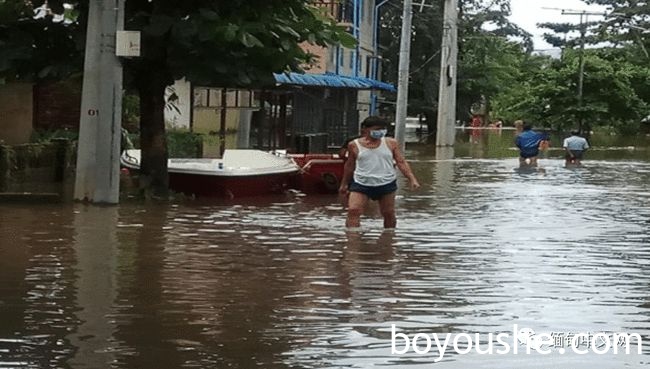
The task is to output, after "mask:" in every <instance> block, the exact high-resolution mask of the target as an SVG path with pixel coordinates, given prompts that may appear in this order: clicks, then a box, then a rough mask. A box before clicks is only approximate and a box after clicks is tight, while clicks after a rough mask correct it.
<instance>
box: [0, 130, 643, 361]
mask: <svg viewBox="0 0 650 369" xmlns="http://www.w3.org/2000/svg"><path fill="white" fill-rule="evenodd" d="M511 136H512V133H511V132H507V131H506V132H503V136H498V135H495V134H491V133H485V134H484V135H482V136H480V137H479V138H478V139H474V140H472V137H470V136H467V137H466V140H465V138H462V137H461V139H463V140H464V141H463V142H461V143H459V144H458V145H457V148H456V152H443V151H439V152H438V153H436V152H435V150H434V148H432V147H431V146H430V145H426V144H413V145H410V146H409V150H408V152H407V155H408V157H409V159H410V160H411V163H412V167H413V168H414V171H415V172H416V175H417V176H418V178H419V180H420V182H421V183H422V189H421V190H420V191H418V192H414V193H411V192H408V191H406V190H404V189H400V190H399V192H398V227H397V229H396V230H394V231H383V230H382V228H381V219H380V216H379V214H378V213H377V209H376V208H371V209H370V211H369V212H368V214H366V216H365V217H364V218H362V225H363V229H362V230H361V231H359V232H346V231H345V230H344V229H343V224H344V221H345V211H344V208H343V206H342V205H341V202H340V200H339V199H338V198H337V197H336V196H313V197H306V196H301V195H300V194H287V195H284V196H278V197H272V198H268V197H265V198H250V199H245V200H233V201H231V202H223V201H205V200H201V201H198V200H196V201H186V202H182V203H177V204H169V205H161V204H143V203H137V202H131V203H128V202H127V203H123V204H122V205H120V206H119V207H93V206H84V205H81V204H69V205H29V206H27V205H0V368H134V369H135V368H138V369H147V368H245V369H248V368H265V369H273V368H386V367H388V368H400V369H401V368H407V369H416V368H417V369H420V368H513V369H514V368H549V367H567V368H595V367H598V368H623V367H628V368H639V367H645V366H646V365H648V364H649V363H650V356H649V354H650V290H649V286H650V160H649V159H650V155H649V154H648V152H647V147H648V146H636V147H635V146H632V149H630V148H629V146H630V145H628V144H625V143H622V144H618V143H612V144H610V145H608V146H599V148H598V147H597V148H596V149H595V150H593V151H592V152H589V153H588V154H587V157H586V159H585V161H584V166H583V167H581V168H565V167H564V161H563V160H562V159H561V152H560V151H551V152H550V153H549V155H548V157H546V158H542V159H541V160H540V164H539V168H537V169H533V170H520V169H519V168H518V161H517V159H516V155H517V153H516V151H514V150H512V148H511V147H512V137H511ZM463 137H464V136H463ZM555 146H559V144H558V143H557V142H556V143H555ZM595 146H598V145H595ZM608 148H609V149H608ZM401 185H402V186H401V187H402V188H404V187H405V186H404V183H403V182H402V183H401ZM393 325H395V327H396V328H397V332H399V333H403V334H406V335H407V336H409V337H411V338H413V336H414V335H416V334H418V333H423V334H431V333H438V334H446V333H451V334H452V335H458V334H462V333H466V334H470V335H471V336H472V337H474V335H475V334H479V335H480V336H481V337H485V338H486V337H488V334H490V333H492V334H494V335H496V334H498V333H504V332H505V333H508V332H509V333H512V332H513V327H514V326H515V325H517V327H519V328H522V327H525V328H530V329H531V330H534V331H535V332H536V333H540V332H547V333H555V334H556V336H557V334H558V333H562V334H565V335H568V334H575V333H579V332H585V333H593V334H596V333H598V332H610V333H611V332H627V333H637V334H639V335H640V336H641V337H642V338H643V339H644V344H643V350H642V351H643V352H642V354H641V355H639V354H636V349H633V350H632V351H633V354H629V355H625V354H620V353H619V354H618V355H614V354H611V353H608V354H605V355H598V354H596V353H593V352H591V353H589V354H586V355H578V354H576V353H573V352H571V350H569V349H567V350H566V352H565V353H561V352H560V350H559V348H560V345H555V347H552V353H551V354H549V355H542V354H538V353H532V354H530V355H526V354H523V353H522V352H523V351H524V349H522V348H521V347H523V346H521V347H520V352H519V354H513V353H509V354H506V355H497V354H493V355H482V354H479V353H477V352H476V350H471V351H470V352H468V353H467V354H462V355H461V354H458V353H454V352H451V351H448V352H447V353H446V354H445V355H444V357H443V358H442V360H439V361H438V359H439V355H438V352H437V351H436V350H435V344H434V349H432V351H431V352H430V353H429V354H423V355H420V354H416V353H414V352H413V350H411V351H409V352H408V353H405V354H402V355H398V354H392V352H391V351H392V348H393V347H392V345H393V343H394V342H393V335H394V332H393V331H392V326H393ZM510 341H511V343H513V341H512V338H511V339H510ZM463 342H466V341H463ZM514 342H516V340H515V341H514ZM397 343H398V345H399V346H400V347H403V341H397ZM486 343H487V342H482V345H485V344H486ZM519 343H521V342H519ZM420 345H421V346H423V345H424V341H423V340H421V341H420ZM551 346H553V345H551ZM484 347H485V346H484ZM565 347H566V346H565ZM633 347H635V346H633ZM436 361H437V362H436Z"/></svg>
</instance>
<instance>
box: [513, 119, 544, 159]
mask: <svg viewBox="0 0 650 369" xmlns="http://www.w3.org/2000/svg"><path fill="white" fill-rule="evenodd" d="M543 139H544V136H543V135H542V134H540V133H537V132H535V131H533V129H532V127H531V126H530V124H528V123H524V130H523V131H522V132H521V133H520V134H518V135H517V139H516V140H515V144H516V145H517V147H518V148H519V164H520V165H524V164H526V160H529V161H530V162H529V164H530V165H537V156H538V155H539V143H540V142H541V141H542V140H543Z"/></svg>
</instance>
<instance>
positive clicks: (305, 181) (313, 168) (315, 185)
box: [290, 154, 345, 194]
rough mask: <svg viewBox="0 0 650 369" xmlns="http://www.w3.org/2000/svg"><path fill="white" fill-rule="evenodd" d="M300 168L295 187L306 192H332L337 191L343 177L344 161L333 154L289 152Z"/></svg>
mask: <svg viewBox="0 0 650 369" xmlns="http://www.w3.org/2000/svg"><path fill="white" fill-rule="evenodd" d="M290 156H291V158H292V159H293V160H294V161H295V162H296V164H298V165H299V166H300V168H302V170H301V173H300V175H299V176H297V177H296V183H295V188H296V189H298V190H300V191H302V192H304V193H306V194H333V193H337V192H338V188H339V186H340V185H341V178H343V166H344V163H345V162H344V161H343V159H340V158H339V157H338V155H333V154H291V155H290Z"/></svg>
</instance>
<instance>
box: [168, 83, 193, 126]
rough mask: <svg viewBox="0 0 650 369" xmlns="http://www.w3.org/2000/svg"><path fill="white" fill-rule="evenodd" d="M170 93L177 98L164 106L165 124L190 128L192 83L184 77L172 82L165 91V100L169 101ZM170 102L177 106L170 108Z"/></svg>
mask: <svg viewBox="0 0 650 369" xmlns="http://www.w3.org/2000/svg"><path fill="white" fill-rule="evenodd" d="M172 93H175V94H176V96H178V100H176V101H175V102H174V103H169V104H168V106H166V107H165V125H166V126H167V127H169V128H175V129H190V112H191V110H192V99H191V96H192V85H191V84H190V83H189V82H188V81H186V80H185V79H181V80H178V81H176V82H174V84H173V85H172V86H169V87H168V88H167V90H166V91H165V101H169V98H170V96H171V95H172ZM171 104H173V105H174V106H176V108H178V111H176V109H174V108H171V106H170V105H171Z"/></svg>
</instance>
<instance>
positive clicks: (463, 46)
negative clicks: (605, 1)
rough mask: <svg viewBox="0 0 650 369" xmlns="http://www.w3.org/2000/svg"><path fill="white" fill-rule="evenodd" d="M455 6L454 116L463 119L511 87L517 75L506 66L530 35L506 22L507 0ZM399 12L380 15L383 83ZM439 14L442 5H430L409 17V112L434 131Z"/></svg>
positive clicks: (392, 68) (394, 49) (391, 71)
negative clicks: (456, 12)
mask: <svg viewBox="0 0 650 369" xmlns="http://www.w3.org/2000/svg"><path fill="white" fill-rule="evenodd" d="M396 4H397V3H396ZM459 6H460V13H459V27H458V40H459V55H458V68H457V69H458V73H457V74H458V99H457V101H458V105H457V116H458V119H461V120H464V119H466V118H468V116H469V115H470V111H471V107H472V106H473V105H475V104H477V103H480V102H481V101H485V100H490V99H491V98H492V97H493V96H494V95H495V94H497V93H498V92H499V91H501V90H502V89H503V88H504V86H508V85H509V84H511V83H513V82H514V79H513V77H514V76H516V75H517V73H518V70H517V69H516V68H514V67H513V63H512V61H513V59H514V58H516V57H518V56H519V55H521V54H522V53H523V52H525V51H526V50H529V49H530V48H531V47H532V46H531V40H530V35H529V34H528V33H526V32H525V31H523V30H522V29H520V28H519V27H518V26H517V25H515V24H513V23H512V22H510V20H509V19H508V16H509V15H510V2H509V0H490V1H488V0H461V1H460V2H459ZM416 8H417V6H416ZM400 9H401V6H397V5H393V6H391V7H389V8H388V9H387V10H386V11H385V12H384V14H383V16H382V25H383V27H384V28H383V29H382V33H381V44H382V45H383V46H385V47H386V49H385V51H384V56H385V58H386V59H387V60H388V62H387V63H385V65H384V67H385V69H386V71H387V73H386V75H385V78H386V79H388V80H389V81H397V64H398V55H399V42H400V29H401V17H400V14H401V13H400V12H401V10H400ZM443 10H444V9H443V2H435V3H434V6H433V7H430V8H425V9H424V11H423V12H421V13H420V12H417V11H416V12H415V14H414V18H413V36H412V37H413V39H412V46H411V65H410V85H409V113H410V114H420V113H423V114H425V115H426V116H427V120H428V122H429V123H430V125H429V127H430V128H433V127H435V119H436V112H437V104H438V84H439V75H440V45H441V40H442V23H443V21H442V20H443Z"/></svg>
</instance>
